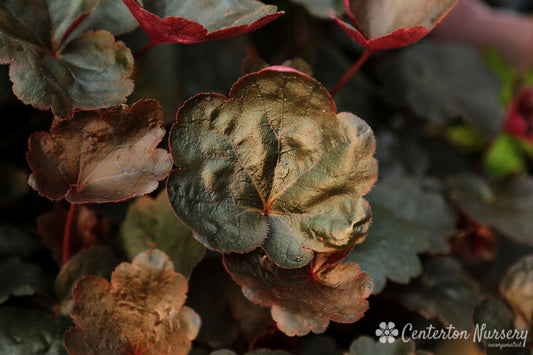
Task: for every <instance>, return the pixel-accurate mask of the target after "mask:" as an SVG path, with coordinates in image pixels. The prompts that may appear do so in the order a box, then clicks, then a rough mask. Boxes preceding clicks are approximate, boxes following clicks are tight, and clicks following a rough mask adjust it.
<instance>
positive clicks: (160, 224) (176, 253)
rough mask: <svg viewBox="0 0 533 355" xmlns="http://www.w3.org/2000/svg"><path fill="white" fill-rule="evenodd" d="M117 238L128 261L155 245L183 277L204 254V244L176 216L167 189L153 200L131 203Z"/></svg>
mask: <svg viewBox="0 0 533 355" xmlns="http://www.w3.org/2000/svg"><path fill="white" fill-rule="evenodd" d="M120 238H121V241H122V244H123V246H124V249H125V252H126V255H127V257H128V258H129V259H130V260H131V259H133V258H134V257H135V256H136V255H137V254H139V253H141V252H143V251H145V250H148V249H152V248H157V249H159V250H162V251H164V252H165V253H166V254H167V255H168V257H169V258H170V260H171V261H172V262H173V263H174V267H175V270H176V272H179V273H180V274H182V275H184V276H185V277H189V276H190V275H191V272H192V269H193V268H194V266H195V265H196V264H198V262H199V261H200V260H201V259H202V257H203V256H204V254H205V247H204V246H203V245H202V244H200V243H199V242H198V241H196V239H194V238H193V236H192V231H191V230H190V229H189V228H187V227H186V226H185V225H183V223H181V222H180V221H179V219H177V218H176V215H175V214H174V212H173V211H172V208H171V207H170V204H169V202H168V198H167V193H166V191H162V192H161V193H159V195H158V196H157V197H156V198H155V199H153V198H151V197H148V196H143V197H140V198H138V199H137V200H135V202H133V203H132V204H131V205H130V207H129V208H128V212H127V214H126V219H125V220H124V222H123V223H122V226H121V228H120Z"/></svg>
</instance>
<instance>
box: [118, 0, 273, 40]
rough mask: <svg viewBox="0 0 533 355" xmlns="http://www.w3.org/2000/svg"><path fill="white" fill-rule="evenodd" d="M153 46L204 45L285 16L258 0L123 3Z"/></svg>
mask: <svg viewBox="0 0 533 355" xmlns="http://www.w3.org/2000/svg"><path fill="white" fill-rule="evenodd" d="M123 1H124V3H125V4H126V6H128V8H129V9H130V11H131V13H132V14H133V16H135V18H136V19H137V21H139V23H140V25H141V27H142V28H143V29H144V30H145V31H146V33H147V34H148V37H150V43H151V45H155V44H160V43H173V42H178V43H187V44H192V43H200V42H205V41H207V40H210V39H221V38H227V37H231V36H235V35H238V34H241V33H246V32H250V31H254V30H256V29H258V28H260V27H262V26H264V25H266V24H267V23H269V22H271V21H273V20H275V19H276V18H278V17H279V16H281V15H282V14H283V12H276V10H277V9H276V7H275V6H273V5H265V4H263V3H262V2H260V1H256V0H233V1H230V0H214V1H213V0H211V1H208V0H196V1H186V2H184V1H181V0H162V1H161V0H160V1H157V0H143V2H142V4H143V6H141V5H140V4H139V3H137V2H136V1H135V0H123Z"/></svg>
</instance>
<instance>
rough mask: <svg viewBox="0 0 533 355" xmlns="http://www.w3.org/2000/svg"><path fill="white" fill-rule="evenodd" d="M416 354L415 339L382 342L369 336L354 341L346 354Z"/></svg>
mask: <svg viewBox="0 0 533 355" xmlns="http://www.w3.org/2000/svg"><path fill="white" fill-rule="evenodd" d="M369 354H379V355H415V344H414V343H413V341H408V342H403V341H402V340H400V339H397V340H396V341H395V342H393V343H381V342H377V341H375V340H374V339H372V338H370V337H368V336H361V337H359V338H357V339H356V340H354V341H353V343H352V345H351V346H350V351H349V352H348V353H346V355H369Z"/></svg>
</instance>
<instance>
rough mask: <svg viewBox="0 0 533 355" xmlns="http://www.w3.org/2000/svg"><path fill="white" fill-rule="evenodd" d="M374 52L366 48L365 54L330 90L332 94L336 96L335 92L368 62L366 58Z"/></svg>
mask: <svg viewBox="0 0 533 355" xmlns="http://www.w3.org/2000/svg"><path fill="white" fill-rule="evenodd" d="M372 53H374V51H372V50H371V49H365V51H364V53H363V55H362V56H361V57H360V58H359V59H358V60H357V62H355V64H354V65H352V67H351V68H350V69H349V70H348V71H347V72H346V73H345V74H344V75H343V76H342V78H341V79H340V80H339V81H338V82H337V84H335V86H334V87H333V89H331V90H330V92H329V93H330V95H331V96H335V94H336V93H337V92H338V91H339V90H340V89H342V87H343V86H344V84H346V82H347V81H348V80H349V79H350V78H351V77H352V76H353V75H354V74H355V72H356V71H358V70H359V69H360V68H361V66H362V65H363V64H364V63H365V62H366V60H367V59H368V58H369V57H370V56H371V55H372Z"/></svg>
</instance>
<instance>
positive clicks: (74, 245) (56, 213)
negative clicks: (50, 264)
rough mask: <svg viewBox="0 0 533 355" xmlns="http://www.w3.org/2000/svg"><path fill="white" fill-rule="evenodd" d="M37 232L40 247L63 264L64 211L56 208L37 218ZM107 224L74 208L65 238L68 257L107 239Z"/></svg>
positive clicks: (106, 220)
mask: <svg viewBox="0 0 533 355" xmlns="http://www.w3.org/2000/svg"><path fill="white" fill-rule="evenodd" d="M36 223H37V230H38V231H39V234H40V235H41V237H42V238H43V243H44V245H46V247H47V248H48V249H50V251H51V252H52V257H53V258H54V260H55V261H56V262H57V263H58V264H59V265H62V264H63V237H64V232H65V228H66V227H65V225H66V223H67V211H66V210H65V209H63V208H62V207H60V206H59V205H56V206H55V207H54V209H53V210H52V211H50V212H45V213H43V214H42V215H40V216H39V217H37V221H36ZM109 228H110V221H109V220H108V219H107V218H104V217H100V216H97V215H96V213H94V211H93V210H91V209H89V208H87V207H85V206H76V209H75V210H74V216H73V219H72V225H71V229H70V232H69V233H70V238H69V248H68V255H69V257H71V256H74V255H76V253H78V252H79V251H81V250H83V249H87V248H90V247H92V246H94V245H97V244H100V243H102V242H103V241H105V240H106V239H107V237H108V236H109Z"/></svg>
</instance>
